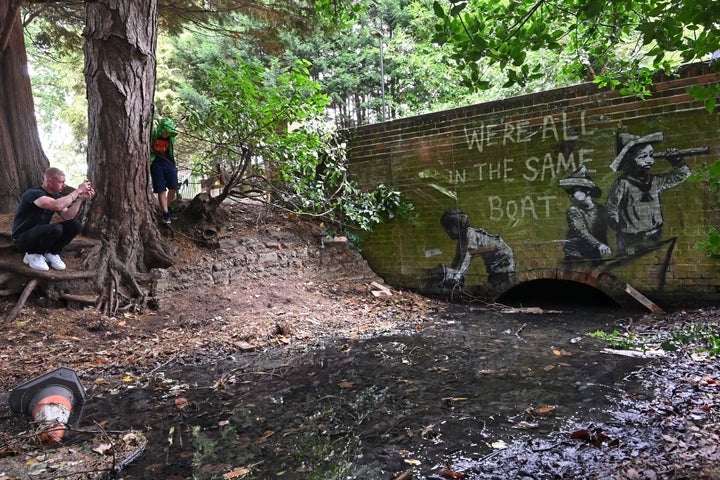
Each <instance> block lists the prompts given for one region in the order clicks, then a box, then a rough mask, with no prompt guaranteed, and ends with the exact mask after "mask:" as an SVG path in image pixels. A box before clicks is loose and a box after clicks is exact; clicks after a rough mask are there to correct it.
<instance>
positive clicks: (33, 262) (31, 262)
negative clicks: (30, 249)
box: [23, 253, 50, 270]
mask: <svg viewBox="0 0 720 480" xmlns="http://www.w3.org/2000/svg"><path fill="white" fill-rule="evenodd" d="M23 263H26V264H27V265H28V266H29V267H30V268H32V269H35V270H50V267H48V265H47V263H46V262H45V257H43V256H42V255H40V254H39V253H26V254H25V256H24V257H23Z"/></svg>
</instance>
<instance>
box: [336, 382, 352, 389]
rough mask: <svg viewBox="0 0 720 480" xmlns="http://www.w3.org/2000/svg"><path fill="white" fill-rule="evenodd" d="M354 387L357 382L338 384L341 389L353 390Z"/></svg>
mask: <svg viewBox="0 0 720 480" xmlns="http://www.w3.org/2000/svg"><path fill="white" fill-rule="evenodd" d="M354 385H355V382H348V381H345V380H343V381H342V382H340V383H338V387H340V388H352V387H353V386H354Z"/></svg>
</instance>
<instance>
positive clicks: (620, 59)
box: [433, 0, 720, 97]
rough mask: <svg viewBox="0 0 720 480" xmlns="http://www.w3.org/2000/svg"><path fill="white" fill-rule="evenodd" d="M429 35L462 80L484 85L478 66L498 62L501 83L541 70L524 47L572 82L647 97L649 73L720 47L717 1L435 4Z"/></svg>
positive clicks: (458, 0) (475, 0)
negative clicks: (555, 63) (554, 61)
mask: <svg viewBox="0 0 720 480" xmlns="http://www.w3.org/2000/svg"><path fill="white" fill-rule="evenodd" d="M433 11H434V13H435V15H436V18H437V22H436V26H435V30H436V35H435V39H436V41H438V42H439V43H441V44H449V45H451V46H452V47H453V51H454V57H455V58H456V59H457V61H458V66H459V68H460V69H461V70H462V71H463V72H464V74H465V78H466V81H467V82H468V84H472V85H475V86H476V87H477V88H485V87H487V86H488V84H487V83H486V82H484V81H483V75H482V71H483V68H484V67H486V66H497V67H499V68H500V69H501V70H504V71H505V72H506V82H505V85H506V86H512V85H516V84H526V83H528V82H530V81H532V80H533V79H537V78H539V77H540V75H542V68H541V64H540V62H539V60H538V58H537V57H531V56H530V55H529V52H544V53H546V54H547V55H549V56H550V57H551V58H561V59H563V60H565V61H566V62H567V63H566V68H565V72H566V73H568V74H570V75H571V76H574V78H575V79H576V80H580V79H591V80H595V81H597V82H598V83H599V84H600V85H603V86H606V85H607V86H611V87H620V86H622V87H623V88H624V91H623V93H627V94H632V95H638V96H641V97H643V96H646V95H647V94H648V93H649V91H648V89H647V86H648V84H649V82H650V81H651V78H652V73H654V72H657V71H666V72H671V71H672V70H673V68H675V67H677V65H679V64H680V63H687V62H690V61H696V60H702V59H706V58H707V57H708V56H709V55H710V54H711V53H713V52H714V51H715V50H716V49H717V48H718V44H719V42H718V33H720V29H719V28H718V25H717V22H716V20H715V19H716V18H717V17H718V15H720V5H719V4H718V3H717V2H709V1H702V0H695V1H692V0H691V1H682V2H681V1H672V0H654V1H632V0H621V1H616V2H611V3H607V2H601V1H599V0H592V1H586V2H575V1H572V0H565V1H558V2H537V1H535V0H519V1H513V2H495V1H489V0H470V1H465V0H450V1H449V2H441V1H440V0H437V1H435V3H434V4H433Z"/></svg>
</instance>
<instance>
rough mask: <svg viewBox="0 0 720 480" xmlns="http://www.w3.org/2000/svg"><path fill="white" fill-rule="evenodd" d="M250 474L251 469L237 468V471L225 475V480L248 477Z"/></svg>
mask: <svg viewBox="0 0 720 480" xmlns="http://www.w3.org/2000/svg"><path fill="white" fill-rule="evenodd" d="M248 473H250V469H249V468H247V467H240V468H236V469H235V470H233V471H231V472H228V473H226V474H225V475H223V479H225V480H232V479H233V478H240V477H242V476H243V475H247V474H248Z"/></svg>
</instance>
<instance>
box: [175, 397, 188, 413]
mask: <svg viewBox="0 0 720 480" xmlns="http://www.w3.org/2000/svg"><path fill="white" fill-rule="evenodd" d="M189 403H190V402H188V399H187V398H185V397H180V398H176V399H175V408H177V409H178V410H182V409H183V408H185V407H187V406H188V405H189Z"/></svg>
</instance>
